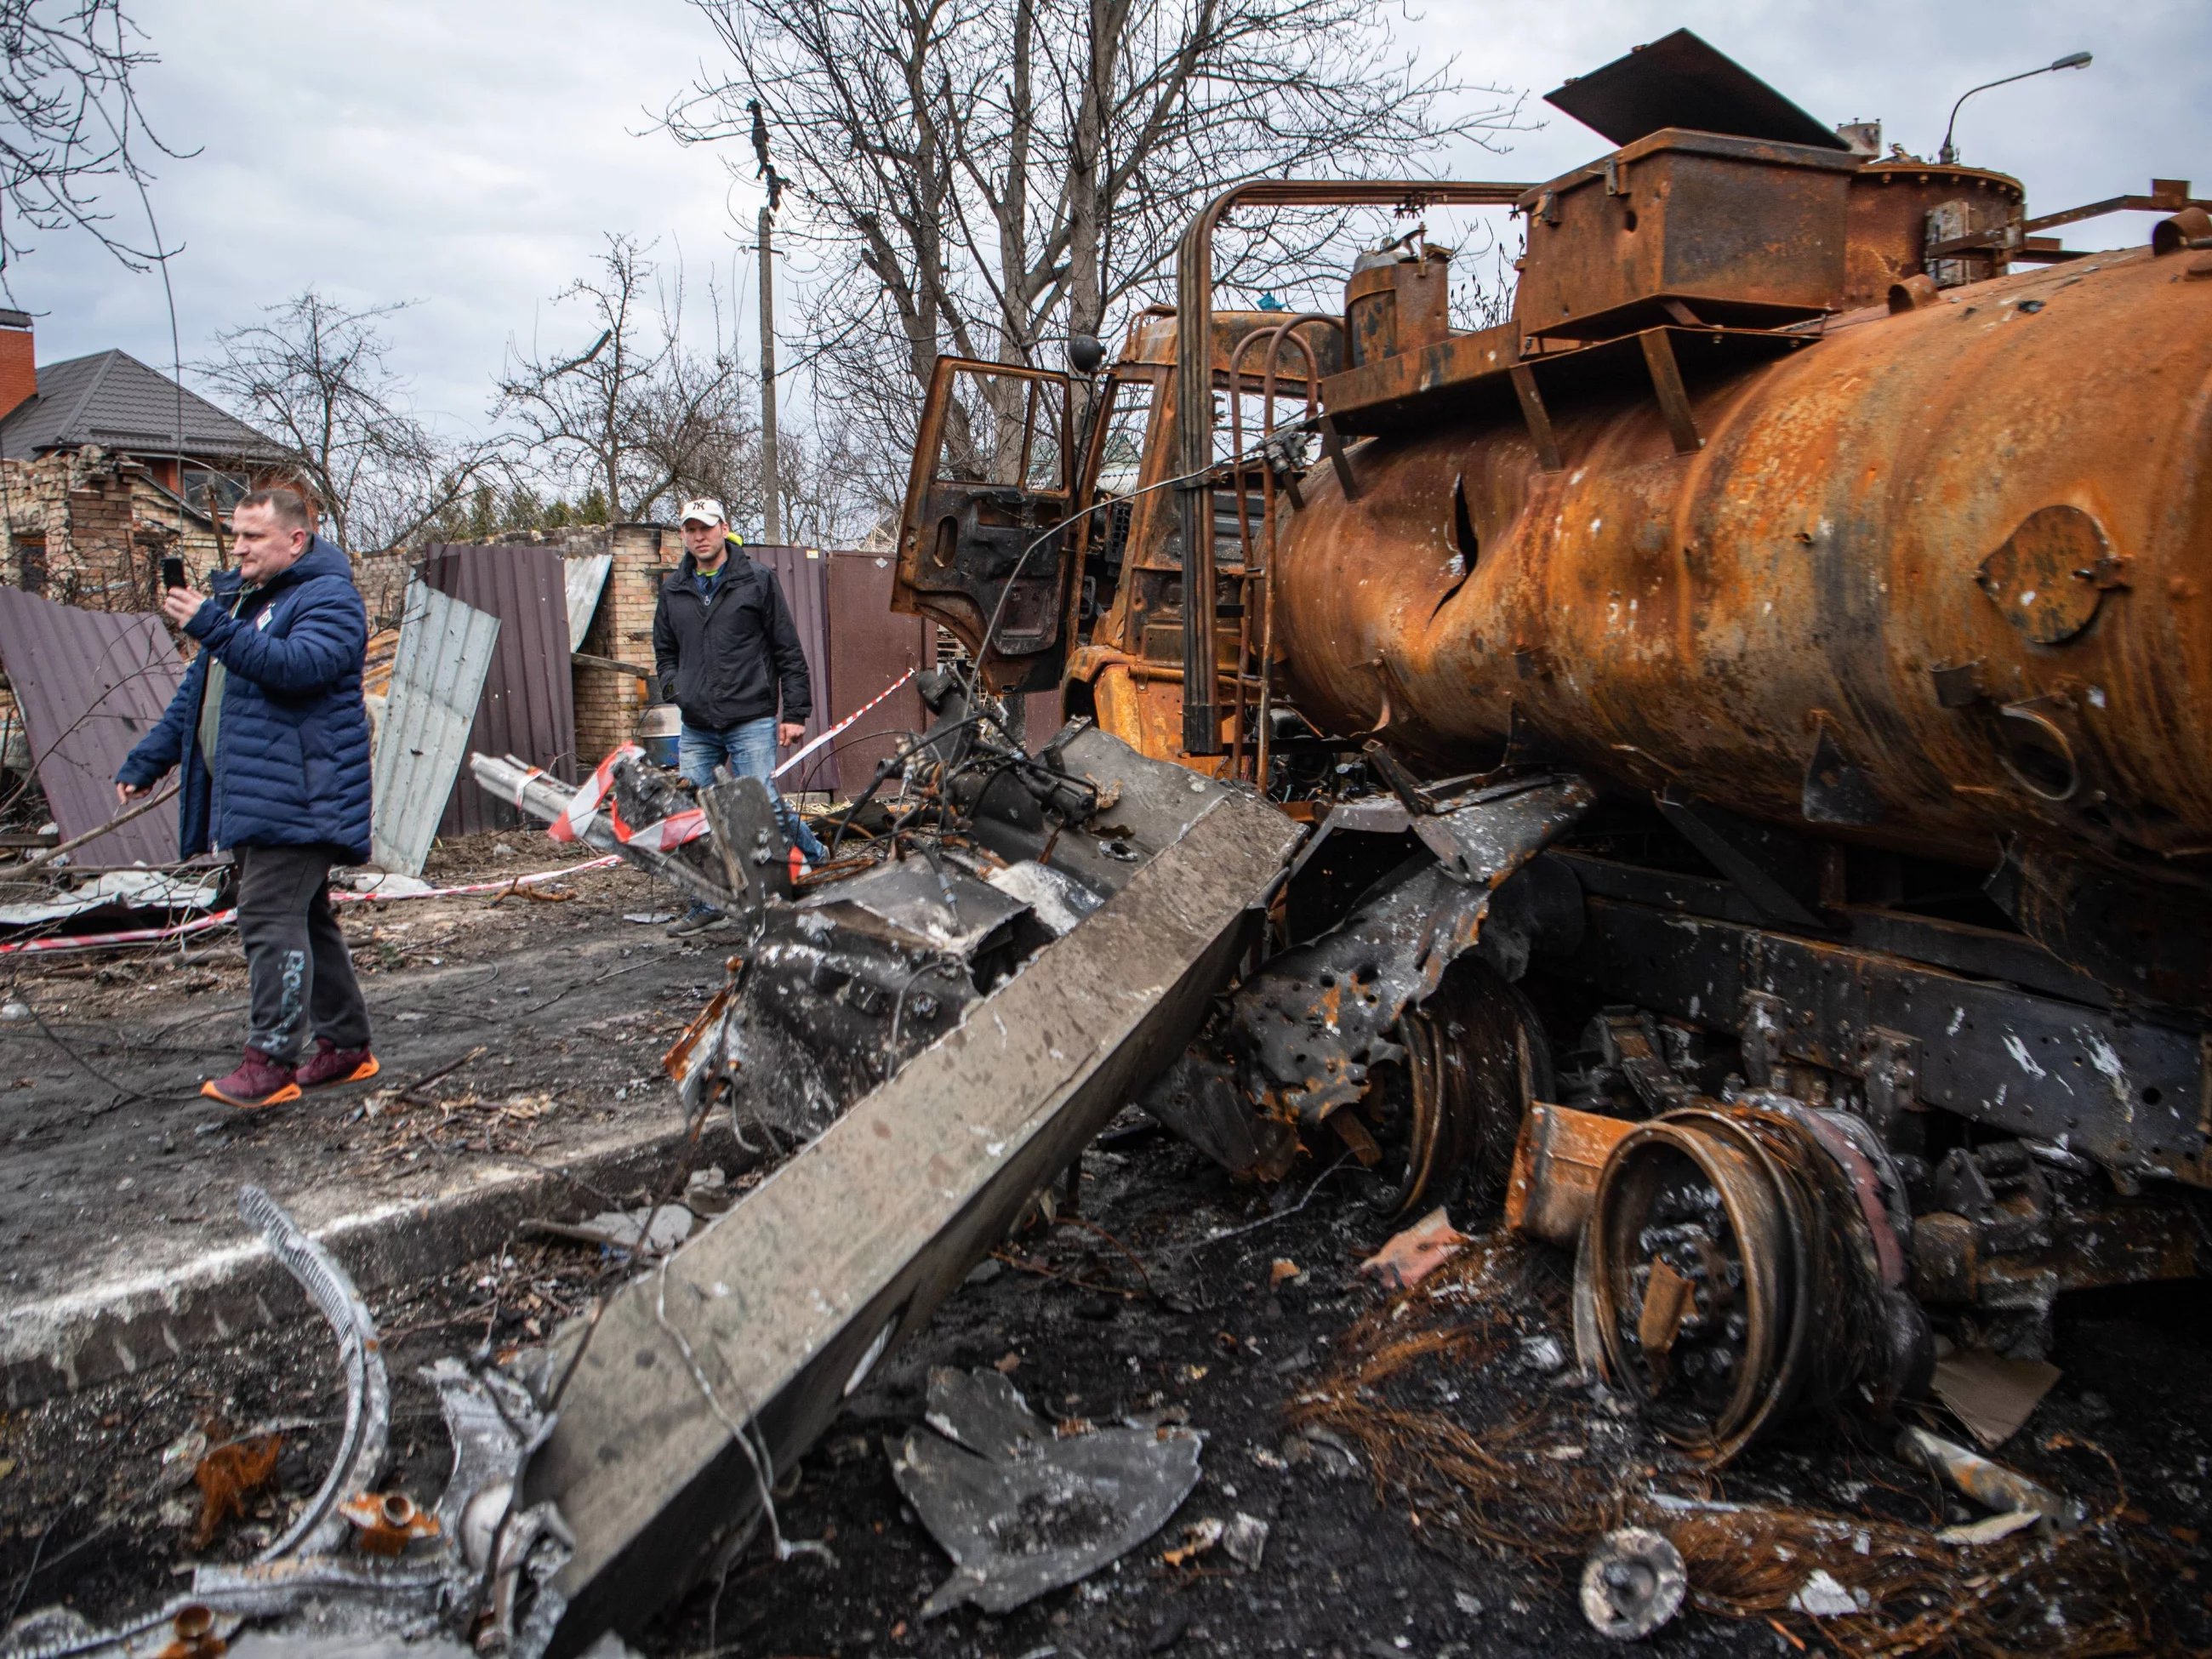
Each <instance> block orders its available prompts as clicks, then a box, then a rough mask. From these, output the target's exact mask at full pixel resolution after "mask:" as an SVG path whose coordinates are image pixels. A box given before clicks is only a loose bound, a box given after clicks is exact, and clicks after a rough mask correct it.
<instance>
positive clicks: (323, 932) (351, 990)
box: [238, 847, 368, 1066]
mask: <svg viewBox="0 0 2212 1659" xmlns="http://www.w3.org/2000/svg"><path fill="white" fill-rule="evenodd" d="M335 862H337V860H336V858H335V857H334V855H333V852H332V849H331V848H328V847H241V848H239V849H238V937H239V942H240V944H242V945H245V947H246V985H247V989H248V993H249V997H250V1001H251V1012H250V1013H249V1015H248V1016H247V1018H248V1021H249V1028H248V1030H247V1032H246V1043H247V1045H248V1046H249V1047H251V1048H258V1049H259V1050H260V1051H261V1052H262V1053H263V1054H266V1055H268V1056H269V1057H270V1059H271V1060H276V1061H278V1062H279V1063H281V1064H283V1065H287V1066H289V1065H294V1064H296V1063H297V1062H298V1060H299V1059H300V1055H301V1050H303V1049H304V1048H306V1047H307V1039H308V1037H309V1036H325V1037H328V1038H329V1039H330V1040H331V1042H334V1043H336V1044H337V1046H338V1047H339V1048H367V1047H368V1004H367V1003H365V1002H363V1001H362V995H361V984H360V981H357V980H356V979H355V978H354V975H353V957H352V955H351V953H350V952H349V951H347V949H346V942H345V935H344V934H343V933H341V932H339V931H338V919H337V917H336V916H334V915H331V901H330V895H329V892H328V891H327V889H328V887H329V885H330V878H331V865H332V864H333V863H335Z"/></svg>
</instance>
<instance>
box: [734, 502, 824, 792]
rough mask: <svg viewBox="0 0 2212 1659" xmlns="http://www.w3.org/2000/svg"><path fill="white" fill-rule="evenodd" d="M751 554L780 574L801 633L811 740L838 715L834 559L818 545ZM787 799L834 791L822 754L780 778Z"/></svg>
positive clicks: (750, 551) (777, 576) (751, 549)
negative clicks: (833, 661)
mask: <svg viewBox="0 0 2212 1659" xmlns="http://www.w3.org/2000/svg"><path fill="white" fill-rule="evenodd" d="M745 552H746V554H747V556H749V557H750V558H753V559H755V560H757V561H758V562H760V563H762V564H764V565H766V566H767V567H768V568H769V569H770V570H773V571H774V572H775V579H776V581H777V583H778V584H779V585H780V586H781V587H782V589H783V602H784V603H785V604H786V605H789V606H790V607H791V620H792V621H793V623H795V624H797V626H798V629H799V648H800V649H801V650H802V651H804V652H805V653H806V673H807V678H809V680H810V681H811V683H812V689H813V692H814V712H813V714H811V715H810V716H809V717H808V719H807V721H806V735H807V737H808V738H816V737H818V736H819V735H821V733H822V732H823V728H825V727H827V726H831V725H833V724H835V723H836V720H837V718H838V714H837V712H834V711H833V710H832V709H831V708H830V704H829V689H830V688H829V672H828V670H829V554H827V553H825V552H823V550H822V549H820V548H818V547H754V546H751V545H750V544H749V545H748V546H747V547H746V548H745ZM777 782H778V785H779V787H781V788H782V790H783V792H784V793H786V794H788V795H796V794H802V793H805V792H806V791H808V790H811V789H835V788H836V787H837V782H836V763H834V762H832V761H829V760H828V759H826V758H825V757H824V754H823V753H817V754H815V755H813V756H811V757H809V758H808V759H807V762H806V763H805V765H804V766H801V767H800V768H799V769H798V770H796V771H794V772H787V773H785V774H784V775H783V776H782V777H781V778H780V779H778V780H777Z"/></svg>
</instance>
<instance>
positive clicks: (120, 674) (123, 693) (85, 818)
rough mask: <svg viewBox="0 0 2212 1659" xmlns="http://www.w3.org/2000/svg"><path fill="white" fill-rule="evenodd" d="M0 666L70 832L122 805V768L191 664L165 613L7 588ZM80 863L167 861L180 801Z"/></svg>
mask: <svg viewBox="0 0 2212 1659" xmlns="http://www.w3.org/2000/svg"><path fill="white" fill-rule="evenodd" d="M0 665H4V666H5V667H6V669H7V671H8V683H9V685H11V686H12V687H13V688H14V689H15V702H16V704H17V706H18V707H19V708H21V709H22V711H23V729H24V732H25V733H26V735H27V737H28V738H30V744H31V755H32V758H33V763H34V764H35V765H36V766H37V768H38V772H39V782H40V785H41V786H42V787H44V788H45V790H46V801H47V804H48V805H49V806H50V807H51V809H52V812H53V815H54V822H55V823H57V824H58V825H59V826H60V827H61V833H62V837H63V839H64V840H68V839H70V837H72V836H81V835H83V834H84V833H85V832H86V831H87V830H89V829H98V828H99V827H100V825H101V824H103V823H106V822H107V821H108V819H110V818H112V817H114V816H115V814H116V812H117V811H118V810H119V809H118V807H117V805H116V803H115V774H116V771H117V769H118V768H120V767H121V766H122V764H123V760H124V757H125V756H126V755H128V754H129V753H130V752H131V749H132V747H133V746H134V745H135V744H137V741H138V739H139V738H143V737H144V736H145V735H146V733H147V732H149V731H150V730H151V729H152V728H153V727H154V726H155V724H156V723H157V722H159V720H161V714H162V711H163V710H164V709H166V708H167V707H168V706H169V699H170V698H172V697H173V696H175V695H176V692H177V686H178V684H179V682H181V681H182V680H183V678H184V677H185V665H184V662H183V660H182V659H180V658H179V656H178V655H177V647H176V646H175V645H174V643H173V642H172V641H171V640H170V638H169V634H168V630H167V629H165V628H163V627H162V626H161V621H160V619H159V618H157V617H152V616H149V615H146V614H144V613H134V614H115V613H111V612H107V611H79V610H78V609H76V607H75V606H74V605H56V604H55V603H54V602H53V601H52V600H51V599H40V598H39V597H38V596H37V595H36V594H34V593H26V592H23V591H22V590H21V588H15V587H0ZM176 856H177V809H176V807H175V806H174V805H169V806H160V807H156V808H155V809H154V811H150V812H149V813H147V814H146V815H145V817H141V818H137V819H134V820H133V821H132V822H131V823H126V824H125V825H124V826H123V827H122V828H121V829H115V830H112V831H110V832H109V833H108V834H106V835H105V836H100V838H99V839H98V840H97V841H92V842H86V843H85V845H84V846H83V847H82V848H79V849H78V850H77V851H76V852H75V853H73V854H70V860H71V861H72V862H74V863H77V864H137V863H142V862H143V863H146V864H168V863H172V862H173V861H174V860H175V859H176Z"/></svg>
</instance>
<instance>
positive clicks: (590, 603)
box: [562, 553, 615, 651]
mask: <svg viewBox="0 0 2212 1659" xmlns="http://www.w3.org/2000/svg"><path fill="white" fill-rule="evenodd" d="M562 564H564V565H566V566H567V567H568V569H567V570H566V572H565V573H564V574H565V575H566V577H567V579H568V648H569V649H570V650H571V651H574V650H578V649H580V647H582V645H583V643H584V635H585V634H586V632H587V631H588V630H589V629H590V628H591V626H592V612H593V611H597V610H598V609H599V593H600V592H601V590H603V589H604V588H605V586H606V585H607V572H608V571H610V570H611V569H613V568H615V556H614V555H613V554H611V553H586V554H582V555H580V556H577V557H575V558H572V559H563V560H562Z"/></svg>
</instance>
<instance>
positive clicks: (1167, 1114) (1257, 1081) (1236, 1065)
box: [1145, 775, 1593, 1208]
mask: <svg viewBox="0 0 2212 1659" xmlns="http://www.w3.org/2000/svg"><path fill="white" fill-rule="evenodd" d="M1401 787H1403V788H1404V790H1405V793H1406V794H1407V797H1408V798H1409V799H1411V803H1412V804H1411V806H1408V805H1407V802H1406V801H1401V802H1399V803H1396V805H1397V806H1398V809H1399V811H1401V813H1403V815H1404V817H1403V820H1402V821H1403V822H1404V823H1407V825H1408V826H1409V827H1410V828H1412V829H1413V831H1414V833H1415V834H1416V835H1417V836H1419V838H1420V839H1421V841H1422V842H1423V843H1424V846H1425V849H1426V851H1425V853H1424V854H1416V855H1415V856H1414V857H1413V858H1412V859H1409V860H1407V861H1406V862H1404V863H1402V864H1401V865H1400V866H1398V868H1397V869H1395V871H1393V872H1390V873H1389V875H1386V876H1385V877H1384V878H1383V879H1382V880H1381V881H1380V882H1378V883H1377V884H1376V887H1375V888H1374V889H1373V890H1370V893H1369V895H1368V896H1366V897H1365V898H1364V899H1363V900H1362V901H1360V902H1359V903H1358V904H1357V905H1356V906H1355V907H1354V908H1353V909H1352V912H1351V914H1350V915H1348V916H1346V918H1345V919H1344V921H1341V922H1340V923H1339V925H1338V926H1337V927H1335V928H1334V930H1333V931H1331V932H1330V933H1327V934H1325V935H1323V936H1322V938H1320V939H1316V940H1315V941H1314V942H1313V943H1312V944H1310V945H1304V946H1302V947H1300V948H1298V949H1296V950H1292V951H1285V952H1283V953H1282V954H1280V955H1279V956H1276V957H1273V958H1271V959H1270V960H1269V961H1268V962H1267V963H1266V965H1265V966H1263V967H1262V968H1261V969H1260V970H1259V971H1258V972H1257V973H1255V974H1254V975H1251V976H1250V977H1249V978H1248V979H1247V980H1246V981H1244V983H1243V985H1242V986H1241V987H1239V988H1238V990H1237V994H1236V995H1235V996H1234V997H1233V998H1232V999H1231V1002H1230V1006H1229V1009H1228V1011H1227V1013H1226V1015H1225V1018H1223V1019H1222V1021H1221V1022H1219V1024H1218V1025H1217V1026H1216V1028H1215V1029H1214V1030H1213V1031H1212V1034H1211V1036H1209V1039H1208V1042H1207V1044H1206V1050H1207V1051H1206V1052H1199V1051H1194V1052H1193V1053H1192V1054H1188V1055H1186V1056H1185V1057H1183V1058H1182V1060H1178V1061H1177V1062H1176V1065H1175V1066H1171V1067H1170V1069H1169V1071H1168V1072H1167V1073H1166V1074H1165V1075H1164V1076H1163V1077H1162V1078H1161V1079H1159V1080H1158V1082H1157V1083H1156V1084H1155V1085H1153V1087H1152V1090H1151V1091H1148V1092H1147V1094H1146V1097H1145V1103H1146V1106H1147V1109H1152V1110H1153V1111H1154V1112H1155V1114H1156V1115H1159V1116H1160V1117H1161V1118H1162V1119H1163V1121H1172V1119H1173V1116H1174V1115H1175V1114H1176V1111H1177V1110H1178V1109H1179V1107H1178V1104H1177V1101H1178V1097H1189V1098H1192V1099H1195V1100H1199V1101H1203V1102H1206V1103H1208V1105H1209V1109H1211V1110H1212V1111H1213V1112H1216V1113H1218V1112H1220V1111H1223V1110H1225V1102H1224V1099H1223V1091H1224V1089H1225V1079H1226V1076H1227V1073H1228V1070H1230V1069H1233V1072H1234V1075H1235V1077H1236V1079H1237V1089H1238V1091H1241V1093H1242V1094H1243V1097H1244V1098H1245V1100H1247V1101H1248V1102H1249V1103H1250V1104H1251V1106H1252V1108H1253V1109H1255V1110H1256V1111H1257V1112H1258V1113H1259V1115H1261V1117H1263V1118H1272V1119H1274V1120H1276V1121H1280V1122H1283V1123H1286V1124H1291V1125H1294V1126H1296V1127H1298V1128H1300V1129H1312V1128H1316V1127H1319V1126H1320V1125H1321V1124H1322V1123H1323V1122H1325V1121H1328V1119H1329V1117H1330V1116H1331V1115H1333V1114H1334V1113H1335V1112H1336V1111H1338V1110H1339V1109H1340V1108H1342V1107H1345V1106H1347V1105H1350V1104H1352V1103H1355V1102H1358V1101H1359V1100H1361V1099H1363V1098H1364V1097H1365V1096H1366V1095H1367V1093H1368V1091H1369V1088H1370V1085H1371V1083H1372V1082H1373V1081H1374V1074H1375V1071H1376V1068H1377V1067H1378V1066H1385V1065H1391V1064H1396V1065H1401V1066H1408V1067H1410V1068H1411V1074H1412V1087H1413V1091H1414V1097H1413V1105H1412V1125H1413V1137H1412V1145H1411V1149H1410V1151H1409V1154H1408V1159H1409V1162H1408V1167H1407V1176H1406V1183H1405V1184H1403V1185H1401V1187H1399V1188H1395V1189H1394V1197H1393V1201H1392V1207H1394V1208H1402V1207H1405V1206H1408V1205H1410V1204H1412V1203H1413V1201H1414V1200H1416V1199H1418V1198H1419V1195H1420V1194H1421V1192H1422V1191H1423V1190H1424V1188H1425V1184H1426V1182H1427V1181H1428V1180H1429V1178H1430V1176H1431V1175H1443V1174H1448V1173H1450V1170H1451V1167H1452V1166H1453V1165H1454V1164H1456V1162H1457V1161H1458V1160H1459V1159H1460V1158H1464V1157H1468V1156H1470V1155H1474V1153H1476V1152H1477V1151H1478V1149H1479V1148H1480V1147H1483V1146H1487V1147H1488V1149H1489V1155H1490V1158H1491V1161H1492V1165H1493V1167H1494V1169H1495V1170H1496V1171H1497V1172H1498V1174H1499V1175H1500V1176H1502V1174H1503V1170H1504V1160H1505V1158H1506V1157H1507V1156H1508V1155H1509V1154H1510V1147H1511V1145H1512V1135H1513V1133H1514V1131H1515V1129H1516V1128H1517V1127H1518V1123H1519V1119H1520V1113H1521V1109H1522V1106H1523V1105H1525V1104H1526V1103H1527V1101H1528V1099H1530V1098H1534V1093H1533V1092H1527V1093H1524V1092H1522V1091H1533V1088H1534V1085H1535V1082H1536V1079H1537V1078H1538V1077H1539V1075H1541V1074H1546V1073H1548V1066H1549V1056H1548V1054H1546V1053H1544V1051H1543V1043H1542V1041H1541V1035H1540V1034H1538V1033H1537V1032H1535V1031H1534V1030H1533V1029H1532V1028H1533V1016H1532V1015H1529V1014H1528V1013H1527V1012H1526V1010H1525V1005H1523V1004H1522V1003H1520V1002H1519V1001H1518V1000H1517V999H1506V998H1504V997H1503V995H1502V994H1503V993H1504V991H1505V990H1507V989H1508V988H1510V987H1507V986H1506V984H1505V982H1504V979H1503V978H1502V977H1501V976H1499V975H1498V974H1497V973H1495V972H1494V971H1493V972H1492V974H1491V975H1489V984H1490V985H1491V986H1492V987H1495V989H1494V991H1493V993H1492V995H1491V997H1490V999H1489V1000H1490V1001H1492V1002H1494V1003H1498V1004H1499V1005H1500V1009H1501V1012H1499V1013H1498V1018H1495V1019H1493V1018H1492V1017H1491V1013H1492V1011H1491V1010H1489V1009H1487V1008H1484V1007H1483V1004H1484V1001H1485V999H1484V997H1483V995H1482V994H1480V991H1477V992H1475V993H1474V994H1471V995H1468V994H1455V997H1454V999H1453V1000H1452V1003H1451V1006H1450V1008H1449V1010H1447V1009H1445V1008H1442V1007H1440V1008H1439V1009H1437V1011H1436V1012H1435V1014H1434V1015H1432V1016H1430V1017H1428V1018H1427V1020H1426V1023H1425V1024H1424V1023H1423V1019H1422V1017H1421V1016H1420V1015H1419V1008H1420V1006H1421V1005H1424V1004H1426V1003H1427V1002H1429V1000H1431V998H1434V997H1435V996H1437V993H1438V992H1439V990H1441V989H1442V988H1443V986H1444V984H1445V981H1446V977H1447V975H1448V972H1449V969H1451V967H1452V965H1453V964H1454V963H1455V962H1457V961H1458V960H1459V959H1460V958H1461V957H1462V956H1463V955H1465V954H1467V953H1468V952H1469V951H1474V950H1476V949H1477V948H1478V945H1479V943H1480V941H1481V940H1482V939H1483V937H1484V923H1485V919H1486V916H1487V915H1488V914H1489V912H1490V908H1491V904H1492V896H1493V895H1494V894H1496V893H1498V891H1499V890H1500V889H1501V888H1502V887H1503V886H1504V884H1505V883H1506V882H1507V880H1508V878H1510V877H1511V876H1512V875H1513V874H1514V872H1516V871H1517V870H1519V869H1521V868H1522V866H1524V865H1526V864H1527V863H1528V860H1530V859H1532V858H1534V856H1535V855H1536V854H1538V853H1540V852H1541V851H1542V850H1543V848H1544V847H1545V845H1546V844H1547V842H1550V840H1551V839H1552V838H1553V836H1556V835H1558V834H1559V832H1560V831H1561V830H1562V829H1565V828H1566V827H1567V826H1568V825H1570V824H1571V823H1574V822H1575V820H1576V819H1577V818H1579V817H1581V816H1582V814H1583V811H1585V810H1586V809H1587V808H1588V806H1589V804H1590V801H1591V799H1593V795H1592V792H1591V791H1590V789H1589V786H1588V785H1587V784H1585V783H1584V782H1583V781H1582V780H1581V779H1579V778H1577V777H1575V776H1573V775H1539V776H1536V777H1533V778H1528V779H1523V780H1520V781H1516V782H1513V783H1510V784H1504V785H1499V786H1496V787H1489V788H1484V789H1479V790H1475V791H1472V792H1470V793H1468V794H1467V795H1465V796H1463V797H1460V798H1455V801H1454V802H1453V803H1451V804H1450V805H1449V810H1448V811H1430V810H1425V802H1423V801H1422V800H1420V799H1419V798H1418V797H1417V796H1414V795H1413V787H1412V785H1411V784H1410V782H1409V781H1403V780H1401ZM1416 808H1420V809H1424V810H1419V811H1416V810H1413V809H1416ZM1353 810H1354V811H1358V812H1362V813H1366V814H1368V816H1370V817H1371V813H1370V812H1369V810H1368V809H1367V808H1365V807H1364V806H1362V805H1355V807H1354V808H1353ZM1382 821H1383V822H1385V823H1395V822H1398V821H1399V820H1397V819H1391V818H1388V817H1386V818H1384V819H1383V820H1382ZM1322 834H1323V835H1327V834H1328V827H1327V825H1326V824H1325V825H1324V826H1323V829H1322ZM1447 860H1449V861H1447ZM1526 951H1527V941H1526V939H1525V937H1524V938H1521V939H1518V940H1517V949H1512V950H1509V951H1507V952H1506V961H1505V963H1504V965H1506V966H1510V967H1511V968H1513V969H1514V971H1515V972H1516V973H1517V971H1518V970H1519V968H1520V967H1521V966H1523V965H1525V963H1526ZM1516 958H1517V959H1516ZM1497 966H1498V964H1492V967H1493V969H1494V968H1495V967H1497ZM1478 1009H1481V1010H1482V1012H1480V1013H1478V1012H1477V1010H1478ZM1454 1027H1456V1028H1457V1034H1456V1035H1455V1034H1454V1030H1453V1028H1454ZM1478 1028H1479V1030H1478ZM1495 1087H1504V1088H1507V1089H1509V1090H1510V1091H1511V1092H1512V1093H1513V1094H1514V1096H1515V1098H1514V1099H1513V1100H1512V1102H1511V1103H1510V1109H1506V1108H1505V1107H1504V1106H1503V1105H1502V1104H1499V1103H1494V1102H1493V1103H1486V1095H1487V1093H1488V1091H1491V1090H1492V1089H1493V1088H1495ZM1486 1124H1487V1125H1488V1127H1484V1126H1485V1125H1486ZM1455 1126H1456V1127H1455Z"/></svg>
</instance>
